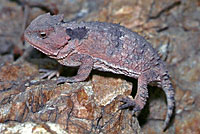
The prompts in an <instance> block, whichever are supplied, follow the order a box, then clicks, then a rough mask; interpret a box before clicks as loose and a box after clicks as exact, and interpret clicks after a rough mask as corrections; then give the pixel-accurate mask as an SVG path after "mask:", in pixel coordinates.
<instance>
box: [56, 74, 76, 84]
mask: <svg viewBox="0 0 200 134" xmlns="http://www.w3.org/2000/svg"><path fill="white" fill-rule="evenodd" d="M65 82H74V79H73V77H63V76H62V77H59V78H58V79H57V82H56V83H57V84H61V83H65Z"/></svg>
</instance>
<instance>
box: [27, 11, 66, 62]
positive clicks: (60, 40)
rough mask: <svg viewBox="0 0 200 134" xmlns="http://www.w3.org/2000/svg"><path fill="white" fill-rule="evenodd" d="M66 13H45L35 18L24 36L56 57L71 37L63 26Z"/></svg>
mask: <svg viewBox="0 0 200 134" xmlns="http://www.w3.org/2000/svg"><path fill="white" fill-rule="evenodd" d="M63 18H64V15H50V13H47V14H43V15H40V16H38V17H37V18H36V19H34V20H33V21H32V22H31V24H30V25H29V26H28V27H27V28H26V30H25V32H24V38H25V40H26V41H28V42H29V43H30V44H31V45H32V46H33V47H35V48H36V49H38V50H40V51H41V52H43V53H44V54H46V55H48V56H50V57H52V58H56V57H57V55H58V53H59V51H60V50H61V49H63V47H64V46H65V45H67V43H68V41H69V40H70V37H69V36H68V35H67V34H66V31H65V29H64V28H63V27H62V26H61V23H63V22H62V21H63Z"/></svg>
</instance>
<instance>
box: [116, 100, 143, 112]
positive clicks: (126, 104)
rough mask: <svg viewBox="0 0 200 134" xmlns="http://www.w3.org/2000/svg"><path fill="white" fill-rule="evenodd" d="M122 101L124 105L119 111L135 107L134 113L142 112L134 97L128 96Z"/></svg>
mask: <svg viewBox="0 0 200 134" xmlns="http://www.w3.org/2000/svg"><path fill="white" fill-rule="evenodd" d="M120 101H121V102H123V103H124V104H122V105H121V106H119V109H121V110H122V109H126V108H129V107H133V113H135V112H137V111H140V110H141V108H140V106H139V105H138V104H137V103H136V101H135V99H133V98H132V97H128V96H127V97H124V98H122V99H120Z"/></svg>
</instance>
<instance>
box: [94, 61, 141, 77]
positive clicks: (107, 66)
mask: <svg viewBox="0 0 200 134" xmlns="http://www.w3.org/2000/svg"><path fill="white" fill-rule="evenodd" d="M93 69H95V70H99V71H104V72H112V73H114V74H123V75H125V76H129V77H133V78H135V79H137V78H138V77H139V75H140V72H136V71H134V70H131V69H128V68H124V67H121V66H118V65H114V64H112V63H108V62H106V61H105V60H100V59H95V62H94V66H93Z"/></svg>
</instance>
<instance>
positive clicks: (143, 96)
mask: <svg viewBox="0 0 200 134" xmlns="http://www.w3.org/2000/svg"><path fill="white" fill-rule="evenodd" d="M147 84H148V82H147V78H146V75H141V76H139V78H138V89H137V93H136V96H135V98H134V99H131V98H130V97H125V98H122V99H121V101H122V102H124V104H122V105H121V106H120V109H125V108H128V107H133V113H135V112H136V111H140V110H141V109H142V108H143V107H144V106H145V104H146V101H147V98H148V89H147Z"/></svg>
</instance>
